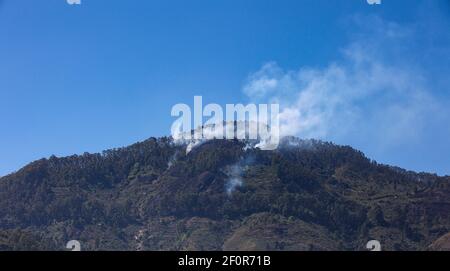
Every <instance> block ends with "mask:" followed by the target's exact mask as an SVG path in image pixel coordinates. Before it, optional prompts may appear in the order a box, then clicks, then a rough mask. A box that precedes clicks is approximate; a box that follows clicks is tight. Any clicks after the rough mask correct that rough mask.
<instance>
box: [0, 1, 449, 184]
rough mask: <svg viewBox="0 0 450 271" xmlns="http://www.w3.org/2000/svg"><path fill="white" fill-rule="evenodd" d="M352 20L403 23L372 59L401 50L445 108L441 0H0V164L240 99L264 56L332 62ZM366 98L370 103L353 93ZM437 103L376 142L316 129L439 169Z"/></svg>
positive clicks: (151, 130)
mask: <svg viewBox="0 0 450 271" xmlns="http://www.w3.org/2000/svg"><path fill="white" fill-rule="evenodd" d="M355 18H359V19H358V20H359V21H360V22H359V23H355ZM365 18H369V19H367V22H373V20H374V19H373V18H378V19H379V20H381V21H383V22H384V23H382V25H389V24H390V23H391V22H393V23H395V25H398V26H399V27H402V28H405V29H406V30H405V31H406V32H408V29H410V28H413V29H414V33H412V34H411V33H409V34H408V35H411V36H412V38H411V37H410V39H409V41H413V42H409V43H402V44H400V45H399V46H398V47H399V48H396V49H395V50H394V49H392V47H389V48H387V49H386V55H384V56H382V57H384V58H386V59H388V60H389V59H391V55H390V54H392V55H393V56H398V55H402V62H403V63H407V62H410V63H411V65H407V66H409V67H411V66H414V67H415V68H417V70H420V72H419V73H418V74H420V77H421V76H423V77H424V81H426V82H425V83H424V84H425V85H426V88H427V90H426V91H427V93H429V94H430V95H431V96H432V97H433V98H435V99H436V100H437V101H439V102H442V104H443V105H444V106H443V107H444V108H445V106H446V105H448V104H447V103H446V102H445V101H446V100H447V99H448V98H449V96H450V95H449V92H450V88H449V86H450V82H449V79H448V77H449V76H448V74H450V73H448V72H449V71H450V69H449V68H448V67H447V66H450V63H449V62H450V60H449V58H446V57H449V56H450V55H449V54H448V48H450V37H449V35H450V28H449V26H450V24H449V18H450V4H449V1H447V0H429V1H426V0H424V1H421V0H410V1H407V0H383V1H382V4H381V5H377V6H370V5H368V4H367V3H366V1H365V0H345V1H342V0H335V1H330V0H308V1H306V0H305V1H300V0H292V1H288V0H277V1H274V0H271V1H268V0H226V1H225V0H215V1H211V0H201V1H199V0H190V1H186V0H179V1H171V0H164V1H162V0H161V1H148V0H145V1H144V0H135V1H125V0H120V1H119V0H110V1H98V0H82V4H81V5H68V4H67V3H66V1H65V0H45V1H37V0H0V125H1V130H0V176H1V175H5V174H8V173H10V172H12V171H14V170H17V169H19V168H20V167H22V166H24V165H25V164H27V163H29V162H31V161H33V160H36V159H39V158H42V157H48V156H50V155H52V154H55V155H57V156H65V155H71V154H81V153H83V152H85V151H87V152H98V151H101V150H104V149H108V148H114V147H121V146H126V145H128V144H131V143H134V142H136V141H140V140H144V139H146V138H148V137H150V136H161V135H169V133H170V126H171V124H172V122H173V120H174V119H173V118H172V117H171V116H170V110H171V107H172V106H173V105H174V104H176V103H179V102H184V103H192V101H193V96H194V95H202V96H203V98H204V101H205V102H216V103H220V104H225V103H238V102H243V103H245V102H248V101H249V100H250V99H249V98H248V97H247V96H246V95H245V94H244V92H243V87H244V85H245V84H246V83H248V78H249V76H250V75H251V74H253V73H255V72H257V71H259V70H260V69H261V67H262V66H263V65H264V64H265V63H268V62H276V65H277V66H278V67H280V69H283V70H284V71H291V70H292V71H295V70H299V69H301V68H302V67H310V68H313V69H319V70H320V69H326V67H328V66H329V65H330V64H331V63H334V62H338V63H339V62H341V61H343V62H344V63H345V62H346V60H343V58H344V57H343V50H345V49H346V48H347V49H348V48H350V47H349V44H351V42H352V41H354V40H361V39H364V37H365V36H369V38H367V39H368V40H370V37H371V32H370V30H365V27H361V20H362V21H363V22H365V21H366V20H365ZM375 21H376V20H375ZM418 22H420V23H418ZM394 28H395V27H394ZM365 31H366V32H365ZM402 33H403V32H402ZM384 34H389V33H384ZM380 46H382V45H380ZM397 49H398V51H396V50H397ZM380 52H381V54H383V52H384V51H383V50H379V53H380ZM387 63H390V62H389V61H387ZM387 65H388V66H389V64H387ZM366 102H367V101H366ZM367 103H369V102H367ZM374 106H381V107H382V106H383V105H382V104H381V105H380V104H370V103H369V104H367V107H374ZM439 112H440V113H439V114H443V116H442V118H440V119H439V120H435V123H433V125H431V126H430V125H428V124H427V123H428V122H425V124H424V125H423V126H420V127H416V126H415V127H413V128H411V129H409V130H408V129H406V130H405V129H403V130H401V131H400V132H398V133H406V134H411V133H412V134H414V133H416V132H417V133H419V132H420V136H418V137H417V138H415V139H414V140H406V141H405V142H406V143H404V144H392V145H389V147H387V148H383V147H380V144H378V143H377V144H374V143H373V142H371V141H370V140H364V139H362V137H364V136H365V134H364V133H361V134H360V135H358V134H355V133H351V134H346V136H344V137H334V136H333V133H331V134H328V135H326V136H324V137H323V139H325V140H333V141H337V143H340V144H348V145H352V146H354V147H355V148H358V149H360V150H362V151H363V152H365V153H366V154H367V156H369V157H370V158H373V159H376V160H378V161H379V162H382V163H389V164H393V165H397V166H401V167H404V168H407V169H412V170H417V171H422V170H424V171H430V172H437V173H439V174H450V139H449V138H450V131H449V130H450V128H449V126H450V125H449V123H448V122H447V120H448V118H447V117H450V116H447V115H446V114H447V113H448V112H447V111H446V110H444V111H439ZM359 121H362V122H364V121H365V120H364V119H360V120H359ZM371 121H372V122H371V123H376V122H373V120H371ZM375 125H376V124H375ZM372 126H373V125H372ZM380 127H382V126H380ZM380 129H382V128H380ZM415 129H421V131H416V130H415ZM366 132H367V131H366ZM383 132H384V131H381V133H383ZM391 132H392V131H391ZM396 135H397V136H398V134H396ZM380 136H381V137H383V135H382V134H381V135H380Z"/></svg>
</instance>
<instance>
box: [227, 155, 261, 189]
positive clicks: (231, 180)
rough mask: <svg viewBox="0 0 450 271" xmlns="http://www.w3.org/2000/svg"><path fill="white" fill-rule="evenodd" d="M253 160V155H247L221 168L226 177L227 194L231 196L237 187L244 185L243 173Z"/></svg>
mask: <svg viewBox="0 0 450 271" xmlns="http://www.w3.org/2000/svg"><path fill="white" fill-rule="evenodd" d="M253 162H254V159H253V157H252V156H250V155H249V156H247V157H245V158H241V159H240V160H239V162H237V163H236V164H233V165H231V166H228V167H226V168H225V169H224V170H223V172H224V173H225V174H226V175H227V177H228V178H227V179H226V180H225V191H226V193H227V195H228V196H231V195H232V194H233V192H234V191H235V190H236V189H237V188H238V187H241V186H243V185H244V178H243V176H244V173H245V171H246V170H247V169H248V167H249V166H250V165H252V164H253Z"/></svg>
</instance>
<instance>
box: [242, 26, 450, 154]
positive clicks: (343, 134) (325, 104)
mask: <svg viewBox="0 0 450 271" xmlns="http://www.w3.org/2000/svg"><path fill="white" fill-rule="evenodd" d="M372 21H373V22H371V23H372V25H373V29H372V30H371V32H370V35H367V36H363V37H358V38H357V39H355V40H354V41H352V42H351V43H350V44H349V45H347V46H346V47H345V48H344V50H342V57H341V59H339V60H337V61H334V62H330V64H329V65H327V66H326V67H324V68H312V67H301V68H299V69H298V70H284V69H282V68H281V67H280V66H279V65H278V64H277V63H276V62H268V63H266V64H264V65H263V66H262V67H261V69H260V70H259V71H257V72H255V73H253V74H251V75H250V76H249V78H248V80H247V82H246V84H245V85H244V87H243V91H244V93H245V94H246V95H247V96H248V97H249V98H250V100H251V101H252V102H269V103H271V102H277V103H279V104H280V133H281V136H288V135H293V136H300V137H302V138H317V139H326V140H333V141H337V142H345V141H346V140H347V139H348V138H350V137H353V136H356V137H358V138H366V139H367V140H368V141H370V142H373V144H377V145H379V146H386V145H389V144H396V143H398V142H405V140H406V141H408V140H409V141H414V140H416V139H418V138H419V137H420V133H421V131H424V129H425V128H424V127H425V126H426V124H427V121H429V120H430V119H433V118H435V117H436V116H439V115H448V114H442V112H443V111H444V108H445V106H443V104H441V103H440V102H439V101H438V99H437V98H436V97H435V96H434V95H433V94H432V91H430V89H429V82H428V81H427V80H426V78H425V76H424V75H423V73H422V71H421V70H420V68H416V67H413V66H411V65H409V64H408V62H407V61H406V60H405V59H404V58H406V57H403V58H402V57H398V58H397V59H395V58H392V57H386V55H389V53H386V50H388V51H389V50H391V49H392V48H391V49H386V47H387V46H389V45H390V44H400V45H399V47H400V46H402V45H404V43H407V41H408V40H409V36H410V34H411V33H410V29H404V28H402V27H401V26H399V25H397V24H394V23H387V22H384V21H382V20H381V19H378V18H372ZM366 22H367V21H366ZM392 50H394V49H392ZM389 56H390V55H389Z"/></svg>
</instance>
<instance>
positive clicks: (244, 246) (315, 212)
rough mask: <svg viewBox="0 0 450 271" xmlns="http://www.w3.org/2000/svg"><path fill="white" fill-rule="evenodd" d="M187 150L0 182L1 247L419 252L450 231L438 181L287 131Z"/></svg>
mask: <svg viewBox="0 0 450 271" xmlns="http://www.w3.org/2000/svg"><path fill="white" fill-rule="evenodd" d="M185 148H186V146H185V145H175V144H174V143H173V142H172V141H171V140H170V138H159V139H155V138H151V139H149V140H146V141H144V142H141V143H137V144H134V145H132V146H129V147H126V148H122V149H116V150H109V151H106V152H104V153H102V154H84V155H81V156H71V157H65V158H56V157H51V158H50V159H42V160H39V161H36V162H33V163H31V164H30V165H28V166H26V167H24V168H23V169H21V170H19V171H18V172H16V173H14V174H11V175H9V176H6V177H3V178H1V179H0V229H1V230H0V249H5V250H9V249H24V248H25V249H26V248H27V247H28V248H29V249H41V250H48V249H64V247H65V243H66V242H67V241H69V240H72V239H76V240H79V241H80V242H81V243H82V248H83V249H84V250H222V249H224V250H363V249H365V244H366V242H367V241H368V240H371V239H377V240H379V241H380V242H381V244H382V247H383V249H386V250H425V249H427V248H428V247H429V246H430V244H431V243H432V242H433V241H435V240H436V239H437V238H439V237H440V236H442V235H444V234H446V233H448V232H450V180H449V178H448V177H445V178H444V177H438V176H435V175H430V174H416V173H413V172H407V171H404V170H401V169H398V168H394V167H389V166H385V165H379V164H377V163H375V162H373V161H370V160H369V159H367V158H366V157H365V156H364V155H363V154H362V153H361V152H358V151H355V150H354V149H352V148H350V147H342V146H336V145H333V144H331V143H324V142H319V141H314V140H306V141H305V140H299V139H296V138H285V139H284V140H283V142H282V144H281V146H280V148H279V149H278V150H276V151H261V150H259V149H254V148H246V142H243V141H237V140H212V141H208V142H205V143H203V144H201V145H200V146H197V147H196V148H194V149H193V150H192V151H191V152H189V153H188V154H186V152H185ZM10 232H15V233H16V235H18V236H21V235H24V236H31V237H27V238H6V237H8V236H11V234H10ZM2 236H3V238H2ZM5 236H6V237H5ZM36 243H38V244H40V245H39V246H36Z"/></svg>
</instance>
